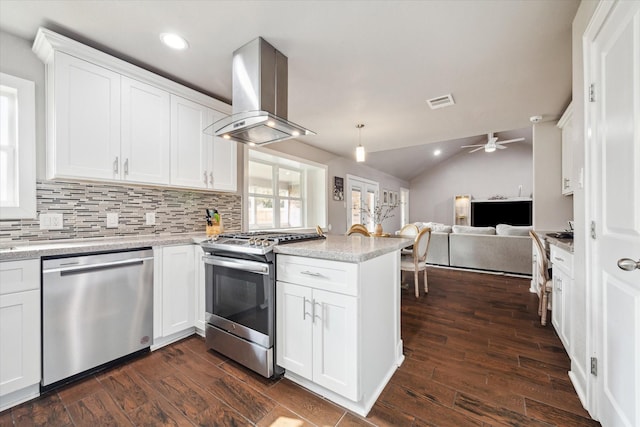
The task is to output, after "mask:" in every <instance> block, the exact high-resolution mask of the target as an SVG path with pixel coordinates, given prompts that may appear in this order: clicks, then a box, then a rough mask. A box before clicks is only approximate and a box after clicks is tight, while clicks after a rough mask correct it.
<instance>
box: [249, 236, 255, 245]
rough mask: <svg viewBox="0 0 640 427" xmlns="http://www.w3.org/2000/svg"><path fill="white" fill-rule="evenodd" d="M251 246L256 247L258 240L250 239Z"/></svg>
mask: <svg viewBox="0 0 640 427" xmlns="http://www.w3.org/2000/svg"><path fill="white" fill-rule="evenodd" d="M249 244H250V245H255V244H256V239H254V238H253V237H252V238H250V239H249Z"/></svg>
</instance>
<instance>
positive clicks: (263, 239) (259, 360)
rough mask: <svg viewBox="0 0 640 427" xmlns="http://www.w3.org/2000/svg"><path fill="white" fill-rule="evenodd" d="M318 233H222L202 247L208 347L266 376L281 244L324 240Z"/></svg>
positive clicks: (270, 371) (270, 372) (270, 369)
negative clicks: (276, 267)
mask: <svg viewBox="0 0 640 427" xmlns="http://www.w3.org/2000/svg"><path fill="white" fill-rule="evenodd" d="M323 238H324V236H323V235H321V234H317V233H307V234H299V233H278V232H249V233H236V234H221V235H219V236H217V237H216V238H214V239H211V240H207V241H204V242H202V243H201V244H200V245H201V246H202V248H203V249H204V251H205V252H206V254H205V256H204V257H203V260H204V263H205V286H206V288H205V293H206V302H205V310H206V326H205V336H206V344H207V348H210V349H213V350H215V351H217V352H219V353H222V354H224V355H225V356H227V357H229V358H231V359H233V360H235V361H236V362H238V363H241V364H243V365H244V366H246V367H248V368H250V369H252V370H254V371H256V372H257V373H259V374H261V375H263V376H265V377H272V376H274V375H279V374H281V373H282V372H281V370H279V368H277V367H276V364H275V360H276V357H275V354H274V352H275V339H276V337H275V295H276V289H275V265H274V263H275V256H274V253H273V248H274V247H275V246H276V245H281V244H286V243H294V242H300V241H304V240H315V239H323Z"/></svg>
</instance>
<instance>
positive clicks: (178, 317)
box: [162, 245, 195, 337]
mask: <svg viewBox="0 0 640 427" xmlns="http://www.w3.org/2000/svg"><path fill="white" fill-rule="evenodd" d="M193 250H194V247H193V245H181V246H167V247H164V248H162V335H163V336H165V337H166V336H168V335H171V334H174V333H176V332H181V331H184V330H185V329H188V328H191V327H193V325H194V321H195V310H194V305H195V304H194V302H195V293H194V286H193V284H194V282H195V268H194V255H193Z"/></svg>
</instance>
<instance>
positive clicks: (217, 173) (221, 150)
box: [208, 111, 238, 191]
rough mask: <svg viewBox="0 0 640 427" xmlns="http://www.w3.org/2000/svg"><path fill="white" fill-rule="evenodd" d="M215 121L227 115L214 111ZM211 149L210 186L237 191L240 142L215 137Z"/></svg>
mask: <svg viewBox="0 0 640 427" xmlns="http://www.w3.org/2000/svg"><path fill="white" fill-rule="evenodd" d="M212 113H213V116H212V119H213V122H216V121H218V120H220V119H222V118H224V117H225V116H226V114H224V113H220V112H218V111H213V112H212ZM210 147H211V150H209V154H208V157H209V161H210V162H211V163H210V165H209V178H210V180H209V186H210V188H212V189H213V190H218V191H236V190H237V188H238V183H237V182H238V173H237V157H238V143H237V142H235V141H230V140H227V139H224V138H220V137H217V136H216V137H214V138H213V143H212V144H211V145H210Z"/></svg>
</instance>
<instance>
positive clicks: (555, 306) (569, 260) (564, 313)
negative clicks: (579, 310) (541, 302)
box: [550, 245, 574, 357]
mask: <svg viewBox="0 0 640 427" xmlns="http://www.w3.org/2000/svg"><path fill="white" fill-rule="evenodd" d="M550 259H551V265H552V266H553V269H552V275H553V291H552V292H553V294H552V297H551V301H552V310H551V323H552V324H553V327H554V328H555V330H556V332H557V334H558V336H559V337H560V341H562V344H563V345H564V348H565V350H566V351H567V354H568V355H569V357H571V354H572V353H571V351H572V346H571V317H572V315H571V302H572V295H571V294H572V290H573V286H574V284H573V254H571V253H570V252H567V251H565V250H563V249H561V248H559V247H558V246H555V245H551V248H550Z"/></svg>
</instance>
